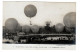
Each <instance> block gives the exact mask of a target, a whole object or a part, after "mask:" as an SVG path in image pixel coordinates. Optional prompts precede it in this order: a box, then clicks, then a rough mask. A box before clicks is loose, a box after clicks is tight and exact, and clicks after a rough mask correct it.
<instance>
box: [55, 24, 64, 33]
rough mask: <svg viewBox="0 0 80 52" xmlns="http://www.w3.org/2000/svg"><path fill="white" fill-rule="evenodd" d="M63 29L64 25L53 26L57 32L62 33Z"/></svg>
mask: <svg viewBox="0 0 80 52" xmlns="http://www.w3.org/2000/svg"><path fill="white" fill-rule="evenodd" d="M63 29H64V25H63V24H61V23H58V24H56V25H55V30H56V31H57V32H62V31H63Z"/></svg>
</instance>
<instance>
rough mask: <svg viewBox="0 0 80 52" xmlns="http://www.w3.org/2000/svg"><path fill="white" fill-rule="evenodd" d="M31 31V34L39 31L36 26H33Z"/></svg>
mask: <svg viewBox="0 0 80 52" xmlns="http://www.w3.org/2000/svg"><path fill="white" fill-rule="evenodd" d="M31 30H32V32H33V33H37V32H38V31H39V26H38V25H33V26H31Z"/></svg>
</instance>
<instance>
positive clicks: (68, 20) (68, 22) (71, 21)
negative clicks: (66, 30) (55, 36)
mask: <svg viewBox="0 0 80 52" xmlns="http://www.w3.org/2000/svg"><path fill="white" fill-rule="evenodd" d="M63 22H64V24H65V26H67V27H75V26H76V12H70V13H68V14H66V15H65V16H64V19H63Z"/></svg>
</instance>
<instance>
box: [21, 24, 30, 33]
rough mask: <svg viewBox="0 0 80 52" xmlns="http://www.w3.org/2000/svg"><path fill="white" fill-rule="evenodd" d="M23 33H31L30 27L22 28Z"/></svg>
mask: <svg viewBox="0 0 80 52" xmlns="http://www.w3.org/2000/svg"><path fill="white" fill-rule="evenodd" d="M22 31H23V32H29V31H30V26H28V25H24V26H22Z"/></svg>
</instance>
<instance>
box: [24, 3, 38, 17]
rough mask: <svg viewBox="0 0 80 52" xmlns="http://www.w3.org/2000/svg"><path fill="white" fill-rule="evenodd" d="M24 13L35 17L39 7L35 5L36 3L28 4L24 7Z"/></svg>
mask: <svg viewBox="0 0 80 52" xmlns="http://www.w3.org/2000/svg"><path fill="white" fill-rule="evenodd" d="M24 13H25V15H26V16H27V17H30V18H31V17H34V16H35V15H36V13H37V8H36V7H35V6H34V5H31V4H30V5H27V6H26V7H25V8H24Z"/></svg>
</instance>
